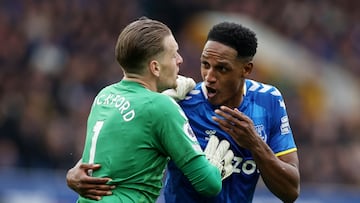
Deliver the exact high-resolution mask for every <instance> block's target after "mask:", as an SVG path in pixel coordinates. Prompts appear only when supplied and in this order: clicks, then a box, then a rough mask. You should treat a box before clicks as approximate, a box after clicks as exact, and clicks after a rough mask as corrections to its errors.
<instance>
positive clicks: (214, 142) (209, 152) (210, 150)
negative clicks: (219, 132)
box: [204, 136, 219, 158]
mask: <svg viewBox="0 0 360 203" xmlns="http://www.w3.org/2000/svg"><path fill="white" fill-rule="evenodd" d="M218 144H219V139H218V138H217V137H216V136H210V138H209V141H208V143H207V145H206V147H205V150H204V153H205V155H206V156H207V158H209V157H211V156H213V155H214V153H215V151H216V148H217V146H218Z"/></svg>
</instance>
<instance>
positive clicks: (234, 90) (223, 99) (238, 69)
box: [201, 41, 252, 108]
mask: <svg viewBox="0 0 360 203" xmlns="http://www.w3.org/2000/svg"><path fill="white" fill-rule="evenodd" d="M236 56H237V51H236V50H235V49H233V48H231V47H229V46H226V45H224V44H221V43H219V42H215V41H208V42H206V44H205V46H204V49H203V52H202V54H201V76H202V79H203V80H204V82H205V86H206V90H207V93H206V94H207V97H208V101H209V102H210V103H211V104H212V105H225V106H228V107H230V108H235V107H238V106H239V105H240V103H241V101H242V97H243V96H242V95H243V92H242V90H243V85H244V81H245V77H247V76H248V75H249V74H250V73H251V70H252V63H251V62H244V61H241V60H240V59H238V58H237V57H236Z"/></svg>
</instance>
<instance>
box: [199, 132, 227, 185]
mask: <svg viewBox="0 0 360 203" xmlns="http://www.w3.org/2000/svg"><path fill="white" fill-rule="evenodd" d="M204 153H205V155H206V158H207V159H208V160H209V162H210V163H211V164H212V165H214V166H216V167H217V168H218V169H219V171H220V173H221V177H222V180H224V179H225V178H227V177H229V176H230V175H231V174H232V173H233V165H232V160H233V158H234V153H233V151H232V150H231V149H230V143H229V142H228V141H227V140H222V141H221V142H220V141H219V139H218V138H217V137H216V136H215V135H212V136H210V139H209V142H208V144H207V145H206V147H205V150H204Z"/></svg>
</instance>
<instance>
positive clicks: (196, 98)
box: [180, 82, 205, 106]
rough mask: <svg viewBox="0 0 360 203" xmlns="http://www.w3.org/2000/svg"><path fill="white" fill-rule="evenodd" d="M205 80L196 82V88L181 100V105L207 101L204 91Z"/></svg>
mask: <svg viewBox="0 0 360 203" xmlns="http://www.w3.org/2000/svg"><path fill="white" fill-rule="evenodd" d="M202 84H203V82H199V83H197V84H196V86H195V87H194V89H192V90H191V91H190V92H189V93H188V94H187V95H186V97H185V98H184V99H183V100H182V101H181V102H180V103H181V105H192V106H193V105H196V104H199V103H201V102H204V101H205V97H204V91H203V89H202V88H203V85H202Z"/></svg>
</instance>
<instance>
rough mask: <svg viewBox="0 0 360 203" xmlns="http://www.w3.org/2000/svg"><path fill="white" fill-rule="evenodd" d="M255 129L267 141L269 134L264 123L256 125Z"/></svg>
mask: <svg viewBox="0 0 360 203" xmlns="http://www.w3.org/2000/svg"><path fill="white" fill-rule="evenodd" d="M255 130H256V132H257V133H258V134H259V135H260V137H261V139H262V140H264V141H265V142H266V141H267V134H266V132H265V128H264V125H262V124H260V125H255Z"/></svg>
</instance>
